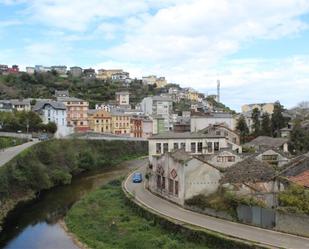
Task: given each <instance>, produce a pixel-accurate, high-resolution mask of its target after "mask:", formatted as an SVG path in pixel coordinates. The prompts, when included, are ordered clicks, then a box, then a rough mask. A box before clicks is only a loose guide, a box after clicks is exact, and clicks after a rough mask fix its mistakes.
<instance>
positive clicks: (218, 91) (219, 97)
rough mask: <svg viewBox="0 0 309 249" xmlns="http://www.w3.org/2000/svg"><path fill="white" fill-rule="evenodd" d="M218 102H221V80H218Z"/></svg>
mask: <svg viewBox="0 0 309 249" xmlns="http://www.w3.org/2000/svg"><path fill="white" fill-rule="evenodd" d="M217 101H218V102H220V80H217Z"/></svg>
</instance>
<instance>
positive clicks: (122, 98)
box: [115, 92, 130, 106]
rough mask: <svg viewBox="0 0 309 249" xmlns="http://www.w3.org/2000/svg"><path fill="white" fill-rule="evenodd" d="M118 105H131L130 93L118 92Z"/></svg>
mask: <svg viewBox="0 0 309 249" xmlns="http://www.w3.org/2000/svg"><path fill="white" fill-rule="evenodd" d="M115 94H116V103H117V105H119V106H129V105H130V93H129V92H116V93H115Z"/></svg>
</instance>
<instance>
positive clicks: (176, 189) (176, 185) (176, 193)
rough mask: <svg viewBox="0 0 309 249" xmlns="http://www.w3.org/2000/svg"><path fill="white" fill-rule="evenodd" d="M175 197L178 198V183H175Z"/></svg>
mask: <svg viewBox="0 0 309 249" xmlns="http://www.w3.org/2000/svg"><path fill="white" fill-rule="evenodd" d="M175 195H176V196H178V181H175Z"/></svg>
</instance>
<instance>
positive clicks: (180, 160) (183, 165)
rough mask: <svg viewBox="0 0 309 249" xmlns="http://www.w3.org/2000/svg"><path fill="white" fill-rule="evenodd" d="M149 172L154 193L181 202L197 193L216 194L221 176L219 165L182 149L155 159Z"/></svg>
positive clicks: (149, 183)
mask: <svg viewBox="0 0 309 249" xmlns="http://www.w3.org/2000/svg"><path fill="white" fill-rule="evenodd" d="M147 173H148V175H149V180H148V188H149V189H150V190H151V191H152V192H154V193H156V194H158V195H160V196H162V197H164V198H166V199H168V200H170V201H172V202H175V203H178V204H180V205H184V204H185V200H188V199H190V198H192V197H193V196H196V195H198V194H203V195H206V196H207V195H210V194H212V193H215V192H216V191H217V189H218V186H219V180H220V179H221V173H220V171H219V170H218V169H217V168H216V167H214V166H212V165H211V164H208V163H207V162H205V161H202V160H200V159H199V158H197V157H194V156H192V155H190V154H188V153H187V152H185V151H183V150H176V151H173V152H170V153H166V154H164V155H161V156H159V157H156V158H154V160H153V163H152V165H151V167H150V168H149V169H148V171H147Z"/></svg>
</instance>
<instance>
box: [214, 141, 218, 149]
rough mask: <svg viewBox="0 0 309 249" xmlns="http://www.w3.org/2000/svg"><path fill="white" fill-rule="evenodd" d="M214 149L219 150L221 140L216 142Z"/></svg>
mask: <svg viewBox="0 0 309 249" xmlns="http://www.w3.org/2000/svg"><path fill="white" fill-rule="evenodd" d="M214 151H219V142H214Z"/></svg>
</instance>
